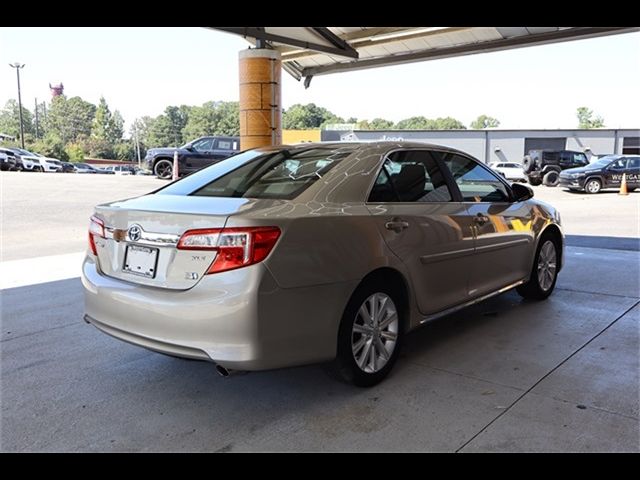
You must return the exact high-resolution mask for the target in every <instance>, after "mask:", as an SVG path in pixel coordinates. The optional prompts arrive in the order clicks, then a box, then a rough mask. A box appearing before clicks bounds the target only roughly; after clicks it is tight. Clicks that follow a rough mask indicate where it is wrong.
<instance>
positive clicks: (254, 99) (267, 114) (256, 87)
mask: <svg viewBox="0 0 640 480" xmlns="http://www.w3.org/2000/svg"><path fill="white" fill-rule="evenodd" d="M239 57H240V75H239V77H240V147H241V148H242V150H248V149H250V148H256V147H263V146H268V145H278V144H280V143H282V127H281V120H282V118H281V117H282V106H281V104H280V97H281V85H280V74H281V71H282V68H281V62H280V53H279V52H277V51H275V50H268V49H262V48H253V49H248V50H242V51H241V52H240V55H239Z"/></svg>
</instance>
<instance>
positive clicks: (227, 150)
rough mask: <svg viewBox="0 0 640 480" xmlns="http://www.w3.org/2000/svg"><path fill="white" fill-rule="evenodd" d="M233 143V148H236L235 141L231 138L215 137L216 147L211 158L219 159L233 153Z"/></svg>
mask: <svg viewBox="0 0 640 480" xmlns="http://www.w3.org/2000/svg"><path fill="white" fill-rule="evenodd" d="M234 143H235V144H236V146H235V148H237V141H235V140H233V139H231V138H219V139H217V141H216V148H215V151H214V152H213V160H214V161H220V160H223V159H225V158H228V157H230V156H231V155H233V153H234V150H235V149H234Z"/></svg>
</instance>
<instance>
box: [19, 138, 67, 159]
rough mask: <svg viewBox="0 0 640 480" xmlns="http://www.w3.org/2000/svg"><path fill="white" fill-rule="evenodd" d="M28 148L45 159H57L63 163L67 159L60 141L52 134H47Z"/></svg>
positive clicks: (63, 145)
mask: <svg viewBox="0 0 640 480" xmlns="http://www.w3.org/2000/svg"><path fill="white" fill-rule="evenodd" d="M29 148H30V149H32V150H33V151H34V152H36V153H39V154H41V155H44V156H45V157H51V158H57V159H58V160H63V161H66V160H68V159H69V155H68V154H67V151H66V150H65V144H64V143H63V142H62V139H60V137H58V136H56V135H55V134H52V133H48V134H47V135H46V136H45V137H44V138H41V139H40V140H37V141H36V142H34V143H32V144H31V145H29Z"/></svg>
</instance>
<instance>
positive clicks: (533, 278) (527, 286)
mask: <svg viewBox="0 0 640 480" xmlns="http://www.w3.org/2000/svg"><path fill="white" fill-rule="evenodd" d="M560 251H561V250H560V243H559V241H558V239H557V238H556V237H555V236H554V235H551V234H543V235H542V237H541V238H540V241H539V242H538V248H537V249H536V256H535V259H534V261H533V268H532V269H531V274H530V275H529V280H528V281H527V283H524V284H522V285H519V286H518V287H516V291H517V292H518V293H519V294H520V296H521V297H523V298H528V299H531V300H544V299H545V298H547V297H548V296H549V295H551V293H552V292H553V289H554V288H555V286H556V281H557V280H558V263H559V262H558V260H559V258H560V254H559V252H560Z"/></svg>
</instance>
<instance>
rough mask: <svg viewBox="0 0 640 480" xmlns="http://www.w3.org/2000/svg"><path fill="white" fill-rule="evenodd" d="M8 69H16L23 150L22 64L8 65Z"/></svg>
mask: <svg viewBox="0 0 640 480" xmlns="http://www.w3.org/2000/svg"><path fill="white" fill-rule="evenodd" d="M9 66H10V67H13V68H15V69H16V75H17V77H18V113H19V114H20V143H22V148H24V127H23V126H22V97H21V96H20V69H21V68H24V63H18V62H15V63H10V64H9Z"/></svg>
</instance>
